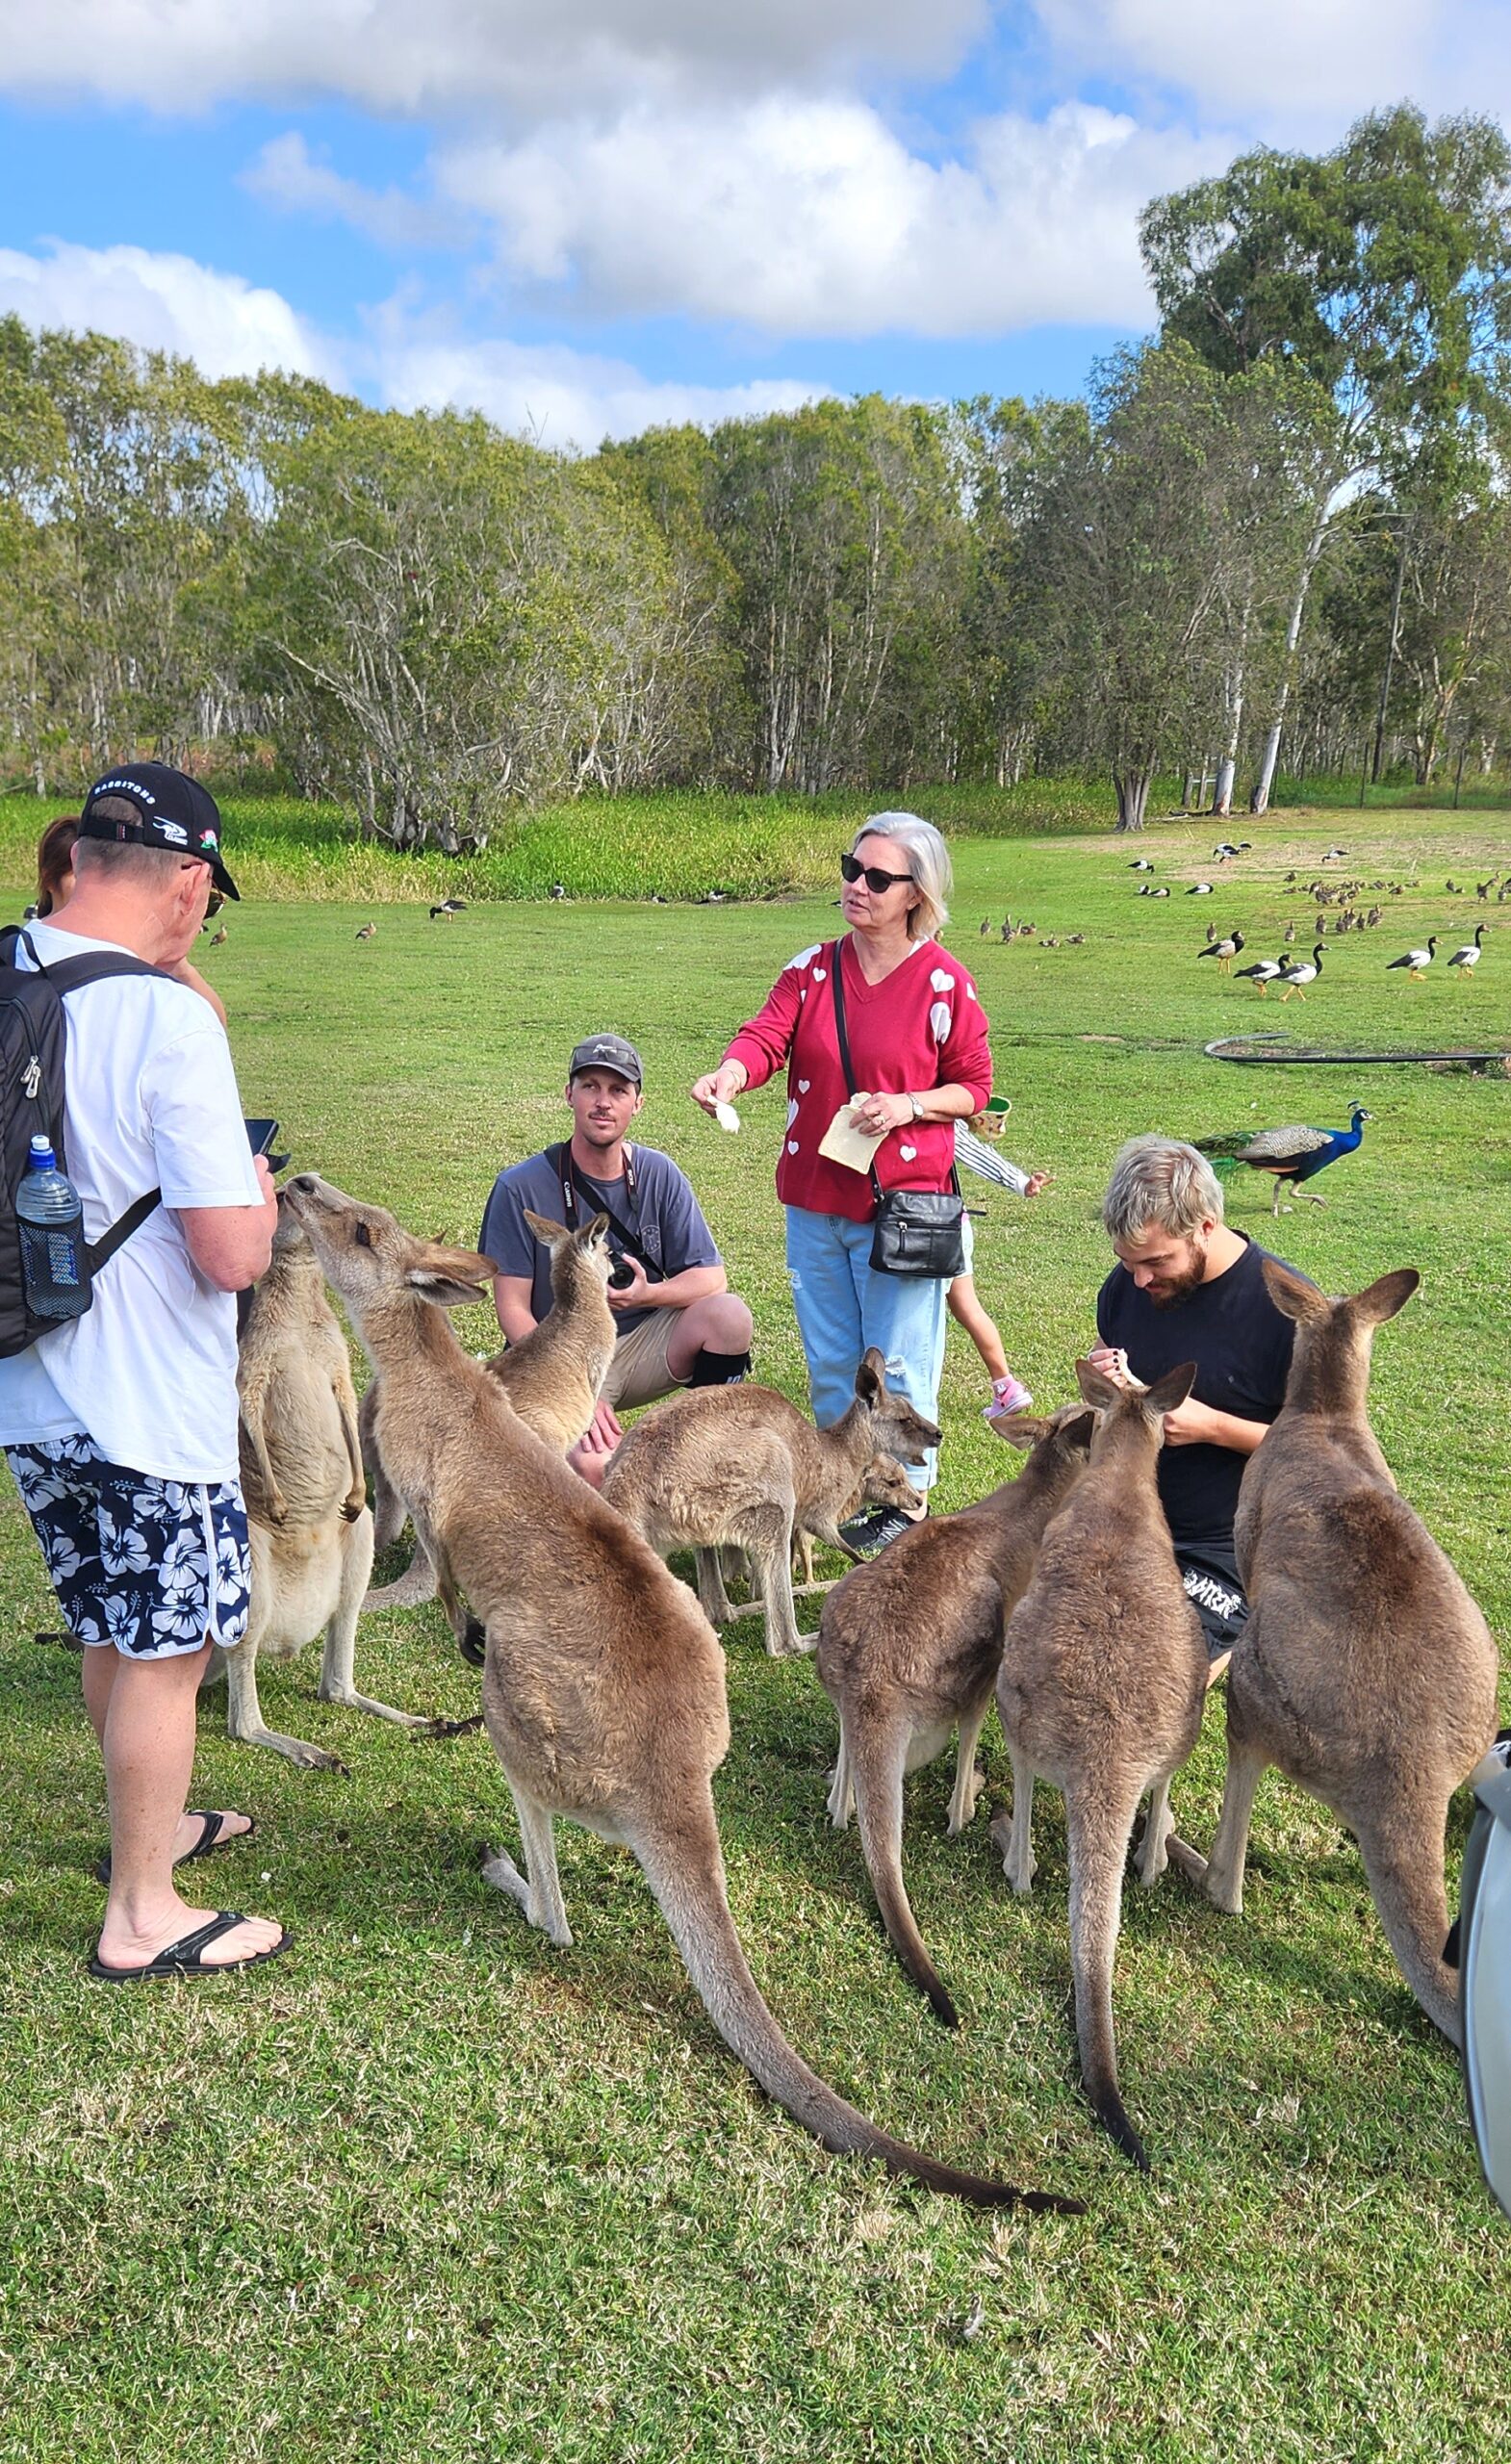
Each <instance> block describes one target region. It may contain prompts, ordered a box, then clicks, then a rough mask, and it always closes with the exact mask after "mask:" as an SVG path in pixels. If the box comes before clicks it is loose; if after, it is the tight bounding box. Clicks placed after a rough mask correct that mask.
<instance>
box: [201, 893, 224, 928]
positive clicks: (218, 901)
mask: <svg viewBox="0 0 1511 2464" xmlns="http://www.w3.org/2000/svg"><path fill="white" fill-rule="evenodd" d="M224 905H225V892H224V890H223V889H213V890H212V891H211V893H210V895H209V897H208V898H207V899H206V901H205V922H206V923H207V924H208V923H209V921H210V918H211V916H212V915H218V914H219V912H220V910H221V908H222V907H223V906H224Z"/></svg>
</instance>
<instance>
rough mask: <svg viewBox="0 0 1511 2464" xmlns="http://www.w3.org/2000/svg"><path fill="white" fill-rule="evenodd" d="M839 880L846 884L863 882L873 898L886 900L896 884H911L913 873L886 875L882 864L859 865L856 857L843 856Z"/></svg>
mask: <svg viewBox="0 0 1511 2464" xmlns="http://www.w3.org/2000/svg"><path fill="white" fill-rule="evenodd" d="M839 878H840V880H841V881H845V882H860V881H863V882H864V884H865V886H866V887H867V889H868V890H869V891H870V893H871V895H872V897H873V898H884V896H885V895H886V892H887V891H888V890H889V889H890V888H891V886H892V884H893V883H894V882H910V881H911V880H912V875H911V873H884V872H883V870H882V867H881V865H880V864H858V863H857V861H856V860H855V858H854V856H841V857H840V860H839Z"/></svg>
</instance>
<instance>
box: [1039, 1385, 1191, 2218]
mask: <svg viewBox="0 0 1511 2464" xmlns="http://www.w3.org/2000/svg"><path fill="white" fill-rule="evenodd" d="M1195 1374H1196V1364H1195V1362H1194V1361H1186V1362H1184V1363H1183V1364H1182V1366H1181V1367H1180V1368H1179V1369H1172V1370H1170V1371H1168V1372H1167V1373H1166V1374H1165V1376H1164V1377H1162V1378H1160V1379H1159V1380H1158V1382H1157V1383H1156V1384H1155V1385H1153V1386H1150V1387H1148V1388H1147V1389H1145V1388H1143V1387H1138V1388H1136V1389H1134V1390H1133V1391H1129V1390H1128V1389H1125V1388H1123V1387H1120V1386H1114V1384H1113V1382H1112V1379H1111V1378H1109V1377H1104V1376H1103V1375H1102V1374H1101V1373H1100V1372H1099V1371H1098V1370H1094V1369H1092V1368H1091V1367H1090V1365H1089V1363H1088V1362H1087V1361H1084V1360H1078V1361H1077V1363H1076V1376H1077V1378H1078V1379H1079V1381H1080V1386H1081V1392H1082V1394H1083V1395H1084V1396H1085V1398H1086V1399H1087V1401H1088V1403H1092V1404H1094V1405H1095V1406H1096V1408H1097V1409H1098V1411H1099V1412H1100V1413H1101V1415H1102V1417H1101V1420H1100V1422H1099V1424H1098V1425H1097V1430H1096V1434H1095V1436H1094V1437H1093V1438H1092V1440H1091V1459H1090V1463H1089V1465H1088V1469H1087V1470H1086V1471H1085V1472H1084V1473H1083V1475H1082V1476H1081V1478H1080V1480H1079V1481H1078V1482H1077V1484H1076V1486H1075V1487H1074V1488H1073V1489H1072V1490H1071V1492H1070V1496H1069V1499H1068V1501H1067V1502H1066V1503H1065V1504H1064V1505H1063V1506H1062V1507H1061V1509H1060V1512H1059V1513H1058V1514H1057V1515H1056V1516H1055V1518H1054V1520H1053V1522H1052V1523H1051V1524H1050V1525H1049V1527H1048V1529H1047V1530H1046V1531H1045V1533H1044V1537H1043V1540H1042V1542H1041V1544H1040V1547H1039V1553H1038V1563H1037V1567H1036V1569H1035V1572H1034V1578H1033V1580H1032V1582H1031V1583H1030V1584H1029V1587H1028V1589H1027V1591H1026V1592H1025V1593H1024V1595H1023V1598H1022V1599H1021V1600H1020V1601H1019V1603H1018V1604H1017V1606H1016V1608H1015V1609H1014V1610H1013V1612H1012V1617H1011V1618H1010V1619H1009V1621H1008V1630H1007V1636H1006V1640H1005V1642H1004V1644H1003V1652H1002V1672H1001V1675H1000V1677H999V1678H998V1681H997V1708H998V1711H999V1712H1000V1714H1001V1719H1002V1727H1003V1732H1004V1733H1005V1735H1006V1737H1007V1740H1008V1751H1009V1753H1010V1755H1011V1756H1012V1819H1011V1822H1010V1820H1009V1818H1008V1816H1007V1815H1005V1814H1004V1815H1001V1816H999V1818H998V1820H997V1821H996V1822H995V1823H994V1824H993V1825H992V1833H991V1835H992V1837H993V1839H994V1840H996V1842H997V1844H998V1846H999V1847H1001V1848H1003V1849H1004V1850H1005V1851H1006V1854H1005V1856H1004V1859H1003V1871H1004V1872H1005V1873H1006V1875H1007V1877H1008V1880H1009V1882H1010V1883H1011V1884H1012V1887H1013V1889H1014V1890H1015V1891H1020V1892H1021V1891H1027V1890H1030V1889H1032V1887H1033V1882H1034V1852H1033V1845H1032V1823H1033V1810H1034V1782H1035V1779H1036V1777H1038V1778H1042V1779H1045V1780H1051V1781H1053V1782H1054V1784H1055V1785H1056V1787H1058V1788H1063V1791H1064V1798H1065V1822H1066V1829H1067V1832H1068V1835H1069V1849H1070V1962H1071V1969H1072V1973H1073V1976H1074V1980H1075V2007H1076V2037H1077V2040H1078V2042H1079V2045H1080V2050H1081V2074H1082V2077H1083V2079H1084V2080H1085V2082H1086V2091H1087V2094H1088V2097H1089V2098H1090V2102H1091V2108H1092V2111H1093V2112H1094V2113H1095V2115H1096V2117H1097V2119H1098V2120H1099V2121H1100V2122H1101V2123H1102V2125H1103V2127H1104V2129H1106V2130H1107V2131H1109V2132H1110V2133H1111V2135H1112V2137H1113V2138H1114V2140H1115V2141H1116V2142H1117V2144H1118V2146H1119V2147H1120V2148H1121V2149H1122V2150H1123V2153H1124V2154H1125V2155H1126V2156H1131V2157H1132V2158H1133V2161H1134V2163H1135V2164H1136V2165H1140V2166H1141V2167H1142V2168H1143V2169H1144V2170H1145V2171H1147V2169H1148V2164H1149V2159H1148V2157H1147V2155H1146V2154H1145V2152H1144V2148H1143V2143H1142V2142H1141V2140H1140V2137H1139V2134H1138V2132H1137V2131H1136V2130H1135V2128H1134V2126H1133V2124H1132V2122H1131V2121H1130V2120H1129V2118H1128V2116H1127V2114H1126V2112H1125V2111H1124V2109H1123V2101H1122V2098H1121V2096H1120V2095H1119V2094H1118V2092H1117V2044H1116V2039H1115V2037H1114V2032H1113V1959H1114V1952H1115V1950H1116V1947H1117V1929H1118V1922H1119V1917H1120V1913H1121V1907H1122V1887H1123V1865H1124V1862H1125V1861H1126V1858H1127V1854H1128V1841H1129V1837H1130V1835H1131V1834H1132V1831H1133V1823H1134V1816H1135V1814H1136V1813H1137V1812H1138V1810H1139V1803H1140V1798H1142V1797H1143V1796H1144V1795H1145V1794H1147V1795H1148V1797H1149V1800H1150V1802H1149V1811H1148V1815H1147V1818H1146V1820H1145V1823H1144V1832H1143V1838H1142V1840H1141V1841H1140V1848H1139V1878H1140V1882H1143V1883H1146V1884H1151V1883H1156V1882H1158V1881H1159V1879H1160V1876H1161V1874H1162V1873H1163V1872H1164V1870H1165V1861H1166V1856H1167V1853H1168V1850H1167V1842H1168V1838H1169V1832H1170V1811H1169V1795H1170V1778H1171V1775H1172V1773H1174V1772H1176V1771H1178V1770H1179V1769H1180V1766H1181V1764H1182V1763H1183V1762H1184V1761H1185V1760H1186V1758H1187V1757H1188V1755H1189V1754H1190V1753H1191V1748H1192V1746H1193V1745H1194V1744H1195V1742H1196V1737H1197V1733H1198V1732H1199V1730H1200V1728H1201V1711H1202V1705H1203V1703H1204V1702H1205V1700H1206V1695H1207V1651H1206V1645H1205V1643H1204V1642H1203V1640H1202V1631H1201V1623H1200V1620H1199V1619H1198V1617H1197V1615H1196V1611H1195V1609H1194V1608H1193V1607H1192V1606H1191V1602H1190V1601H1189V1600H1188V1599H1187V1597H1186V1594H1185V1592H1184V1590H1183V1589H1182V1587H1181V1578H1180V1575H1179V1573H1178V1571H1177V1568H1176V1564H1175V1553H1174V1551H1173V1550H1172V1548H1171V1546H1170V1535H1169V1530H1168V1527H1167V1526H1166V1524H1165V1516H1164V1514H1163V1513H1162V1511H1161V1508H1160V1500H1159V1494H1158V1492H1157V1490H1156V1488H1155V1482H1154V1471H1155V1462H1156V1459H1157V1457H1158V1455H1159V1451H1160V1448H1161V1445H1162V1444H1163V1442H1164V1435H1165V1413H1166V1412H1173V1411H1174V1410H1176V1408H1177V1407H1178V1406H1179V1405H1180V1404H1181V1403H1183V1402H1184V1401H1185V1400H1186V1398H1187V1396H1188V1395H1189V1394H1190V1393H1191V1383H1192V1380H1193V1379H1194V1377H1195Z"/></svg>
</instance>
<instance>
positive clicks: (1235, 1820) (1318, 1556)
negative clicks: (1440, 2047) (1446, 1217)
mask: <svg viewBox="0 0 1511 2464" xmlns="http://www.w3.org/2000/svg"><path fill="white" fill-rule="evenodd" d="M1265 1281H1266V1283H1267V1284H1268V1288H1269V1293H1270V1296H1271V1298H1272V1299H1273V1301H1274V1303H1275V1306H1276V1308H1277V1309H1282V1310H1284V1312H1285V1314H1286V1316H1287V1317H1288V1318H1293V1319H1294V1321H1295V1326H1296V1335H1295V1349H1294V1352H1293V1356H1292V1362H1291V1374H1290V1378H1289V1381H1288V1383H1287V1386H1286V1399H1285V1404H1284V1407H1283V1409H1282V1411H1281V1413H1280V1417H1279V1419H1278V1420H1277V1421H1276V1422H1275V1423H1274V1425H1273V1426H1272V1428H1271V1429H1270V1430H1269V1432H1268V1435H1267V1437H1266V1439H1265V1443H1264V1445H1263V1446H1262V1447H1260V1449H1259V1450H1258V1452H1257V1453H1255V1454H1253V1455H1252V1456H1251V1457H1250V1458H1249V1462H1248V1464H1247V1466H1246V1468H1245V1470H1244V1474H1243V1485H1242V1489H1241V1491H1240V1493H1239V1511H1238V1521H1237V1525H1236V1527H1235V1533H1234V1539H1235V1546H1236V1549H1237V1553H1238V1561H1239V1572H1240V1574H1241V1576H1242V1581H1243V1585H1244V1588H1245V1590H1246V1591H1247V1593H1248V1597H1249V1618H1248V1623H1247V1625H1246V1626H1245V1627H1244V1629H1243V1631H1242V1635H1241V1636H1240V1638H1239V1640H1238V1642H1237V1643H1236V1644H1235V1646H1234V1650H1233V1659H1232V1663H1231V1665H1230V1667H1229V1669H1228V1776H1227V1785H1226V1787H1225V1788H1224V1790H1223V1797H1222V1813H1221V1816H1220V1819H1219V1821H1218V1824H1217V1832H1216V1838H1215V1840H1214V1842H1213V1847H1212V1855H1211V1859H1210V1861H1209V1863H1208V1867H1207V1888H1208V1890H1209V1892H1210V1893H1211V1895H1212V1897H1213V1898H1214V1899H1215V1900H1216V1904H1217V1906H1218V1907H1219V1908H1222V1909H1226V1910H1227V1912H1229V1914H1230V1915H1234V1916H1238V1915H1241V1914H1242V1908H1243V1852H1244V1848H1245V1845H1246V1843H1247V1839H1248V1828H1249V1816H1250V1813H1251V1811H1252V1809H1253V1803H1254V1791H1255V1788H1256V1786H1257V1785H1258V1783H1259V1778H1260V1774H1261V1773H1262V1772H1263V1771H1264V1769H1265V1767H1266V1765H1267V1764H1268V1763H1271V1762H1272V1763H1274V1764H1276V1765H1277V1766H1278V1768H1279V1769H1280V1770H1282V1771H1283V1772H1284V1773H1285V1774H1286V1777H1287V1778H1288V1779H1291V1780H1294V1781H1296V1782H1298V1783H1299V1784H1300V1785H1301V1786H1302V1787H1303V1788H1305V1789H1307V1790H1308V1791H1309V1792H1310V1793H1311V1795H1313V1796H1314V1797H1319V1798H1320V1799H1321V1801H1322V1803H1323V1805H1325V1806H1330V1807H1331V1809H1332V1810H1333V1812H1334V1813H1336V1814H1337V1815H1338V1817H1339V1819H1340V1821H1342V1822H1345V1823H1346V1824H1347V1825H1348V1828H1349V1830H1350V1831H1351V1832H1352V1833H1353V1835H1354V1836H1355V1838H1356V1839H1357V1840H1358V1842H1359V1853H1360V1855H1361V1857H1362V1858H1363V1860H1364V1870H1365V1872H1366V1874H1367V1875H1368V1877H1369V1883H1370V1896H1371V1897H1372V1899H1373V1901H1374V1905H1375V1908H1376V1910H1377V1912H1378V1913H1379V1919H1380V1923H1381V1924H1382V1925H1383V1926H1384V1928H1385V1933H1386V1938H1387V1939H1388V1940H1389V1942H1390V1946H1391V1949H1392V1950H1393V1951H1394V1953H1395V1955H1396V1960H1397V1961H1398V1963H1399V1964H1400V1968H1401V1972H1402V1974H1403V1975H1404V1976H1405V1979H1406V1982H1407V1984H1408V1985H1409V1986H1410V1987H1411V1989H1412V1991H1413V1992H1414V1993H1415V1994H1416V1996H1417V1999H1418V2001H1419V2002H1420V2003H1421V2007H1422V2009H1423V2010H1424V2011H1425V2012H1426V2014H1427V2016H1428V2018H1429V2019H1431V2020H1432V2021H1433V2022H1434V2023H1435V2024H1436V2025H1437V2026H1438V2027H1440V2028H1441V2029H1442V2031H1443V2033H1444V2035H1445V2036H1446V2037H1447V2038H1448V2039H1449V2040H1451V2041H1452V2042H1453V2043H1454V2044H1459V2043H1460V2042H1461V2041H1462V2037H1461V2031H1460V2026H1459V2015H1458V2006H1457V1993H1456V1989H1455V1986H1454V1980H1453V1974H1452V1971H1451V1969H1449V1968H1446V1967H1445V1966H1444V1964H1443V1957H1442V1953H1443V1943H1444V1938H1445V1936H1446V1935H1447V1924H1448V1918H1447V1900H1446V1896H1445V1892H1444V1885H1443V1835H1444V1828H1445V1825H1446V1822H1447V1809H1448V1800H1449V1798H1450V1797H1451V1796H1452V1794H1453V1791H1454V1789H1455V1788H1456V1787H1457V1786H1458V1785H1459V1783H1460V1782H1461V1781H1462V1780H1464V1779H1465V1778H1467V1776H1468V1774H1469V1773H1470V1771H1471V1770H1472V1769H1473V1766H1474V1764H1475V1763H1476V1762H1477V1761H1478V1759H1479V1758H1480V1756H1481V1755H1482V1754H1483V1753H1484V1751H1485V1749H1486V1747H1487V1746H1488V1745H1489V1743H1490V1741H1491V1738H1492V1736H1493V1735H1494V1733H1495V1726H1496V1675H1497V1659H1496V1647H1495V1644H1494V1642H1493V1641H1492V1639H1491V1635H1490V1630H1489V1628H1488V1627H1487V1626H1486V1624H1485V1620H1484V1618H1483V1617H1482V1616H1481V1615H1480V1612H1479V1610H1478V1608H1477V1607H1476V1606H1475V1604H1474V1603H1473V1600H1472V1599H1471V1598H1470V1595H1469V1593H1468V1592H1467V1591H1466V1589H1465V1587H1464V1585H1463V1583H1462V1582H1461V1581H1460V1580H1459V1578H1458V1576H1457V1575H1456V1574H1455V1573H1454V1571H1453V1568H1452V1567H1451V1565H1450V1564H1449V1563H1448V1560H1447V1557H1446V1556H1445V1555H1444V1553H1443V1551H1442V1550H1441V1549H1440V1548H1439V1547H1438V1545H1437V1543H1436V1541H1435V1540H1433V1539H1432V1537H1431V1536H1430V1534H1429V1533H1428V1532H1427V1530H1426V1529H1425V1527H1424V1526H1423V1525H1422V1523H1421V1521H1420V1519H1419V1517H1418V1516H1417V1515H1416V1514H1415V1513H1414V1512H1413V1510H1412V1508H1411V1507H1410V1506H1409V1505H1408V1504H1407V1503H1406V1501H1405V1499H1404V1498H1402V1497H1400V1496H1398V1495H1397V1493H1396V1483H1395V1480H1394V1479H1393V1478H1392V1476H1391V1474H1390V1470H1389V1468H1388V1466H1387V1464H1386V1461H1385V1457H1384V1455H1383V1454H1382V1453H1381V1451H1380V1449H1379V1446H1378V1444H1377V1443H1376V1440H1375V1437H1374V1433H1373V1431H1372V1429H1371V1428H1370V1422H1369V1416H1368V1396H1369V1382H1370V1347H1371V1345H1372V1343H1373V1340H1374V1330H1375V1328H1376V1326H1381V1325H1383V1324H1384V1323H1385V1322H1386V1320H1387V1319H1389V1318H1394V1317H1395V1316H1396V1312H1397V1311H1398V1310H1400V1309H1403V1308H1404V1307H1405V1305H1406V1303H1407V1301H1408V1300H1409V1299H1410V1298H1411V1296H1412V1294H1413V1293H1414V1292H1415V1291H1416V1289H1417V1286H1418V1284H1419V1282H1420V1281H1421V1277H1420V1276H1419V1275H1418V1274H1417V1272H1416V1271H1415V1270H1414V1269H1413V1268H1410V1267H1402V1268H1399V1269H1398V1270H1396V1273H1394V1274H1386V1275H1382V1276H1381V1277H1380V1279H1379V1281H1378V1282H1377V1283H1371V1284H1370V1287H1369V1289H1368V1291H1365V1292H1360V1293H1356V1294H1355V1295H1354V1296H1352V1298H1349V1299H1343V1300H1329V1299H1327V1298H1326V1297H1325V1296H1324V1295H1323V1294H1321V1293H1320V1292H1318V1291H1317V1290H1315V1289H1314V1287H1313V1286H1312V1285H1311V1284H1309V1283H1306V1282H1304V1281H1303V1280H1302V1278H1301V1277H1300V1276H1299V1275H1296V1274H1292V1273H1290V1272H1288V1270H1286V1269H1285V1268H1284V1267H1282V1266H1281V1265H1280V1264H1279V1263H1278V1261H1276V1260H1274V1259H1272V1258H1267V1259H1266V1260H1265Z"/></svg>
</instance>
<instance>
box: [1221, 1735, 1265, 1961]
mask: <svg viewBox="0 0 1511 2464" xmlns="http://www.w3.org/2000/svg"><path fill="white" fill-rule="evenodd" d="M1267 1762H1268V1756H1266V1755H1265V1754H1263V1753H1261V1751H1260V1749H1259V1748H1258V1747H1257V1746H1253V1745H1242V1744H1240V1742H1239V1740H1238V1739H1237V1738H1236V1737H1235V1735H1234V1733H1233V1724H1232V1721H1231V1719H1230V1720H1229V1723H1228V1776H1227V1779H1226V1781H1225V1782H1224V1783H1223V1788H1222V1811H1221V1813H1220V1814H1219V1815H1218V1816H1217V1829H1216V1836H1215V1837H1214V1839H1213V1842H1212V1852H1211V1854H1210V1856H1209V1857H1208V1859H1207V1896H1208V1898H1209V1899H1211V1900H1213V1901H1214V1902H1215V1904H1216V1906H1217V1907H1218V1908H1220V1909H1221V1910H1222V1911H1223V1912H1224V1913H1225V1914H1226V1915H1228V1916H1242V1913H1243V1858H1244V1854H1245V1852H1246V1850H1247V1847H1248V1827H1249V1823H1250V1821H1251V1820H1252V1818H1253V1812H1254V1792H1255V1790H1256V1789H1257V1787H1258V1786H1259V1784H1260V1781H1261V1779H1262V1778H1263V1776H1264V1772H1265V1768H1266V1764H1267Z"/></svg>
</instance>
